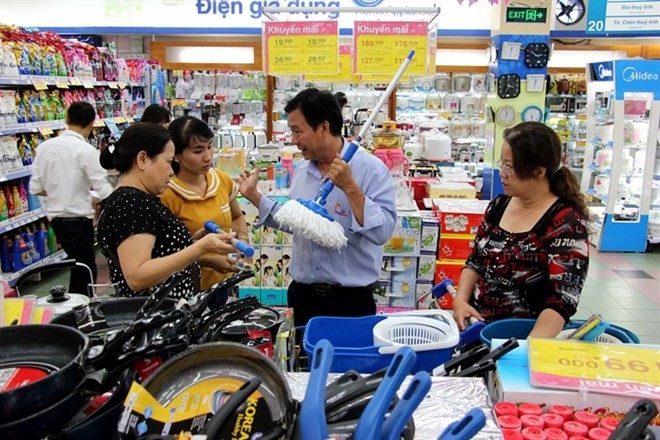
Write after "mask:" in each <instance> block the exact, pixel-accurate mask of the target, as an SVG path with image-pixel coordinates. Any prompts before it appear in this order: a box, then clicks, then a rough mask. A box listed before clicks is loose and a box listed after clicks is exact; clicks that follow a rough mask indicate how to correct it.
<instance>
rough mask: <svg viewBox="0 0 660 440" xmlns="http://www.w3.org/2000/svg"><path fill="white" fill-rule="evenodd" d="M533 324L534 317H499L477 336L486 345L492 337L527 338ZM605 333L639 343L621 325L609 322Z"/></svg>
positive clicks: (572, 324) (576, 323)
mask: <svg viewBox="0 0 660 440" xmlns="http://www.w3.org/2000/svg"><path fill="white" fill-rule="evenodd" d="M535 324H536V320H535V319H524V318H511V319H501V320H499V321H494V322H491V323H490V324H488V325H486V326H485V327H484V328H483V329H482V330H481V334H480V335H479V337H480V338H481V340H482V341H483V342H484V343H485V344H488V346H490V342H491V340H493V339H509V338H516V339H527V336H529V334H530V333H531V332H532V329H533V328H534V325H535ZM582 324H584V320H582V319H578V320H575V321H569V322H568V323H567V324H566V325H565V326H564V329H574V328H578V327H579V326H581V325H582ZM605 333H607V334H608V335H610V336H614V337H615V338H617V339H618V340H620V341H621V342H623V343H624V344H639V337H638V336H637V335H636V334H635V333H633V332H631V331H630V330H627V329H624V328H623V327H619V326H618V325H614V324H610V326H609V327H608V328H607V330H605Z"/></svg>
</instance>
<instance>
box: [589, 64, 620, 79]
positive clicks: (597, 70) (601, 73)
mask: <svg viewBox="0 0 660 440" xmlns="http://www.w3.org/2000/svg"><path fill="white" fill-rule="evenodd" d="M589 67H590V68H591V72H592V73H593V75H591V76H592V78H593V79H594V80H595V81H614V64H613V63H612V61H604V62H602V63H591V64H589Z"/></svg>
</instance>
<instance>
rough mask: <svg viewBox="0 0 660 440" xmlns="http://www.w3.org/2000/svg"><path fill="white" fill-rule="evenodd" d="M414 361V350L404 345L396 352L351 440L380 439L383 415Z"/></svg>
mask: <svg viewBox="0 0 660 440" xmlns="http://www.w3.org/2000/svg"><path fill="white" fill-rule="evenodd" d="M416 360H417V355H416V354H415V350H413V349H412V348H410V347H408V346H405V345H404V346H402V347H401V348H400V349H399V351H397V352H396V354H395V355H394V357H393V358H392V361H391V362H390V365H389V367H387V372H386V373H385V377H384V378H383V381H382V382H381V383H380V385H378V388H377V389H376V392H375V393H374V396H373V397H372V398H371V401H370V402H369V404H368V405H367V407H366V408H365V409H364V412H363V413H362V416H360V420H359V421H358V424H357V427H356V428H355V434H354V435H353V440H373V439H377V438H380V435H381V433H382V427H383V419H384V418H385V413H387V410H388V409H389V407H390V404H391V403H392V399H393V398H394V394H396V390H398V389H399V386H400V385H401V382H403V379H405V378H406V375H407V374H408V373H409V372H410V370H412V367H413V366H414V365H415V361H416Z"/></svg>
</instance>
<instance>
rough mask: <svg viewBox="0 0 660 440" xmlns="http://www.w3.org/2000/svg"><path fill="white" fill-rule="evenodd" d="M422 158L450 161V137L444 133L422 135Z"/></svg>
mask: <svg viewBox="0 0 660 440" xmlns="http://www.w3.org/2000/svg"><path fill="white" fill-rule="evenodd" d="M424 158H425V159H426V160H430V161H434V162H448V161H451V160H452V155H451V138H450V137H449V136H447V135H446V134H444V133H429V134H427V135H426V136H424Z"/></svg>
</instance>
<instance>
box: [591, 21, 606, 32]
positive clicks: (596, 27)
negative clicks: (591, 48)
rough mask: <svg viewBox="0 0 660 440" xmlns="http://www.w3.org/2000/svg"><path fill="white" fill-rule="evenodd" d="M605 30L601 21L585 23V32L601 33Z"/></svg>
mask: <svg viewBox="0 0 660 440" xmlns="http://www.w3.org/2000/svg"><path fill="white" fill-rule="evenodd" d="M604 30H605V22H604V21H603V20H589V22H588V23H587V31H589V32H603V31H604Z"/></svg>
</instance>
